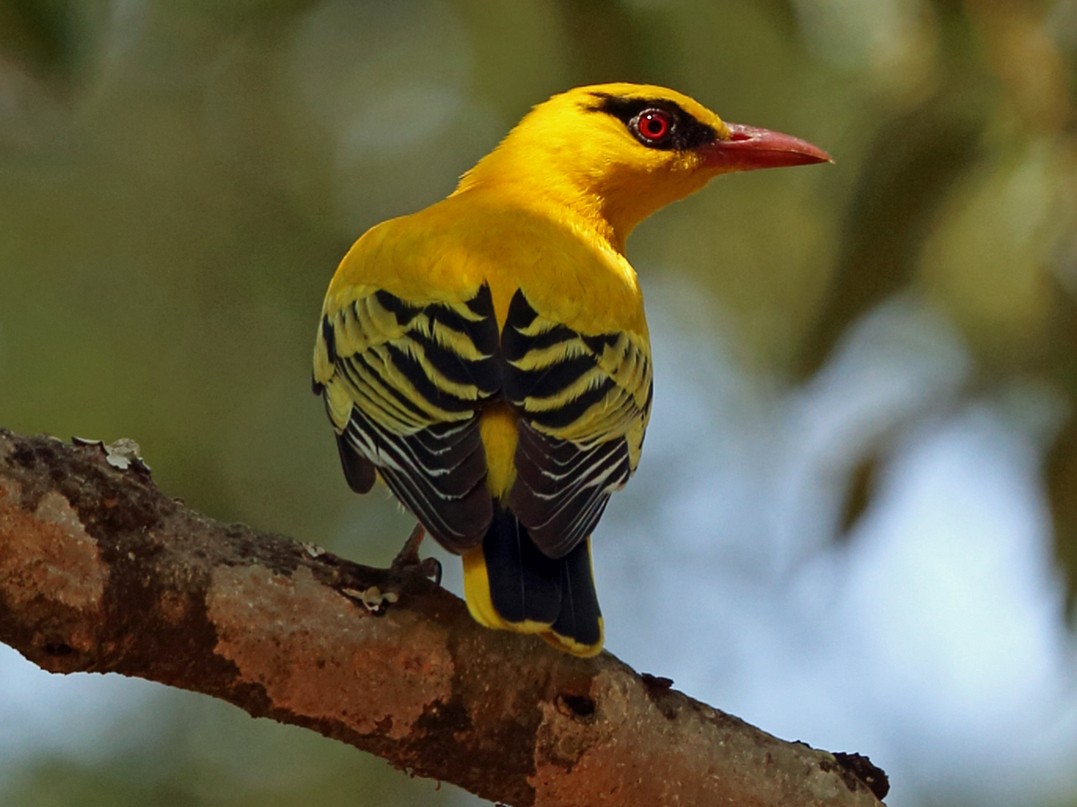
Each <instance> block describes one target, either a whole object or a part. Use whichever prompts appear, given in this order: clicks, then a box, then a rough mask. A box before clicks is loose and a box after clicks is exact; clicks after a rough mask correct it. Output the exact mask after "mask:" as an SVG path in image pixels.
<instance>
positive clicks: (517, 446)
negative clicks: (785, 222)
mask: <svg viewBox="0 0 1077 807" xmlns="http://www.w3.org/2000/svg"><path fill="white" fill-rule="evenodd" d="M830 161H831V158H830V156H829V155H828V154H827V153H826V152H825V151H823V150H822V149H820V148H818V147H816V146H814V145H812V144H810V143H808V142H806V141H804V140H801V139H799V138H796V137H792V136H790V135H786V134H782V133H779V132H774V131H770V130H767V129H762V128H757V127H752V126H746V125H739V124H734V123H728V122H725V121H723V120H722V119H720V118H719V117H718V116H717V115H716V114H715V113H713V112H711V111H710V110H709V109H707V108H705V107H704V106H702V105H701V104H700V103H698V102H697V101H695V100H693V99H692V98H690V97H688V96H686V95H683V94H681V93H679V92H676V91H674V90H671V89H668V88H665V87H660V86H656V85H649V84H629V83H609V84H594V85H588V86H583V87H577V88H575V89H570V90H568V91H566V92H562V93H560V94H557V95H554V96H553V97H552V98H550V99H549V100H547V101H544V102H542V103H540V104H538V105H536V106H534V107H533V108H532V109H531V110H530V111H529V112H528V113H527V114H526V115H525V116H524V117H523V118H522V119H521V120H520V122H519V123H518V124H517V125H516V126H515V127H513V128H512V129H511V130H510V131H509V133H508V134H507V135H506V136H505V137H504V138H503V139H502V140H501V142H500V143H499V144H498V145H497V146H496V147H495V148H494V149H493V151H491V152H490V153H489V154H487V155H486V156H485V157H483V158H482V159H480V160H479V161H478V163H477V164H475V166H474V167H473V168H471V169H470V170H468V171H466V172H465V173H464V174H463V175H462V177H461V178H460V180H459V183H458V184H457V186H456V188H455V190H454V191H453V192H452V193H451V194H450V195H449V196H448V197H446V198H445V199H443V200H441V201H438V202H435V203H434V204H431V205H430V206H429V207H426V208H424V209H422V210H420V211H418V212H415V213H412V214H410V215H405V216H401V217H397V218H392V219H389V220H387V221H384V222H382V223H380V224H377V225H375V226H374V227H372V228H371V229H369V230H368V231H366V232H365V233H364V234H363V235H362V236H361V237H360V238H359V239H358V240H357V241H356V242H355V243H354V244H353V246H352V247H351V248H350V249H349V250H348V252H347V254H346V255H345V256H344V258H343V259H342V260H341V262H340V264H339V266H338V267H337V270H336V273H335V274H334V275H333V278H332V281H331V282H330V285H329V288H328V290H327V292H326V296H325V301H324V304H323V306H322V311H321V318H320V320H319V322H318V326H317V330H316V338H315V346H314V369H313V388H314V392H315V393H316V394H317V395H320V396H321V397H322V398H323V399H324V405H325V409H326V412H327V414H328V417H329V420H330V422H331V424H332V428H333V431H334V433H335V436H336V443H337V447H338V450H339V454H340V460H341V464H342V466H343V470H344V475H345V478H346V480H347V482H348V484H349V485H350V487H351V488H352V489H353V490H354V491H356V492H358V493H366V492H368V491H370V490H371V489H372V487H373V486H374V484H375V482H376V481H377V480H379V479H380V480H381V481H382V482H383V483H384V484H385V485H386V486H388V489H389V490H390V491H391V492H392V494H394V495H395V497H396V498H397V499H398V500H399V502H400V503H401V504H402V505H403V506H404V507H405V508H406V509H407V510H408V511H410V512H411V514H412V515H413V516H414V517H415V518H416V519H417V520H418V525H417V529H419V530H420V533H419V534H420V536H421V531H423V530H425V532H426V533H427V534H429V535H431V536H432V537H433V538H434V539H435V540H437V541H438V542H439V543H440V544H441V545H442V546H443V547H444V548H445V549H446V550H448V551H449V552H450V553H453V554H456V555H459V556H460V557H461V559H462V563H463V577H464V595H465V600H466V602H467V606H468V609H469V611H470V613H471V615H472V616H473V617H474V619H475V620H476V621H478V622H479V623H480V624H482V625H484V626H486V627H489V628H498V629H507V630H512V631H517V632H521V633H528V634H538V635H539V636H540V637H541V638H543V639H545V640H546V641H547V642H549V643H550V644H552V645H554V646H555V647H557V648H559V649H561V650H563V651H566V652H568V653H571V654H573V655H576V656H584V657H586V656H592V655H595V654H597V653H599V652H600V651H601V649H602V646H603V634H604V622H603V617H602V614H601V609H600V607H599V603H598V597H597V594H596V590H595V584H594V576H593V571H592V552H591V543H592V542H591V535H592V532H593V530H594V528H595V526H596V524H597V523H598V521H599V519H600V517H601V516H602V513H603V511H604V510H605V508H606V504H607V502H608V500H609V498H610V496H611V494H612V493H614V492H615V491H617V490H619V489H621V488H622V487H623V486H624V485H625V483H626V482H627V481H628V479H629V477H631V476H632V474H633V473H634V472H635V470H636V467H637V465H638V463H639V461H640V454H641V449H642V446H643V438H644V432H645V431H646V429H647V423H648V419H649V417H650V411H651V400H652V390H653V384H652V363H651V349H650V341H649V334H648V329H647V322H646V318H645V314H644V308H643V297H642V294H641V291H640V285H639V281H638V278H637V275H636V271H635V270H634V268H633V267H632V265H631V264H630V263H629V262H628V260H627V258H626V257H625V241H626V239H627V238H628V235H629V233H630V232H631V231H632V229H633V228H634V227H635V226H636V225H637V224H638V223H639V222H640V221H642V220H643V219H645V218H646V217H648V216H649V215H651V214H652V213H654V212H656V211H657V210H659V209H660V208H662V207H664V206H665V205H667V204H669V203H671V202H674V201H676V200H678V199H681V198H683V197H685V196H687V195H689V194H691V193H693V192H694V191H696V190H699V189H700V188H702V187H703V186H704V185H705V184H706V183H707V182H708V181H710V180H711V179H712V178H714V177H716V176H719V175H721V174H726V173H731V172H735V171H750V170H754V169H761V168H772V167H782V166H795V165H805V164H810V163H822V162H830Z"/></svg>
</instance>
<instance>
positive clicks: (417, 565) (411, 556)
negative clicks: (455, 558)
mask: <svg viewBox="0 0 1077 807" xmlns="http://www.w3.org/2000/svg"><path fill="white" fill-rule="evenodd" d="M425 535H426V531H425V530H424V529H423V525H422V524H416V525H415V529H413V530H412V531H411V535H409V536H408V540H406V541H405V542H404V545H403V546H402V547H400V551H399V552H397V553H396V557H395V558H393V562H392V564H391V565H390V566H389V569H390V570H391V571H392V572H393V573H394V574H396V575H408V574H419V575H421V576H422V577H425V578H428V579H431V580H433V581H434V584H435V585H438V586H440V585H441V562H440V561H439V560H438V559H437V558H420V557H419V546H420V545H421V544H422V542H423V538H424V536H425Z"/></svg>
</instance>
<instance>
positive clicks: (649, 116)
mask: <svg viewBox="0 0 1077 807" xmlns="http://www.w3.org/2000/svg"><path fill="white" fill-rule="evenodd" d="M628 128H629V129H630V130H631V131H632V134H634V135H635V136H636V137H637V138H638V139H639V141H640V142H641V143H643V145H645V146H653V145H656V144H658V143H661V142H663V141H664V140H665V139H666V138H667V137H669V133H670V130H672V129H673V120H672V118H671V117H670V114H669V113H668V112H666V111H665V110H664V109H645V110H643V111H642V112H640V113H639V114H638V115H636V117H634V118H633V119H632V120H631V121H630V122H629V124H628Z"/></svg>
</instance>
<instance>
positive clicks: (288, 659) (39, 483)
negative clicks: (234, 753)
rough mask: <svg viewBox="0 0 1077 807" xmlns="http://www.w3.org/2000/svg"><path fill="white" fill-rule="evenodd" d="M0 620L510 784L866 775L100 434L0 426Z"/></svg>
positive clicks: (16, 639) (553, 791) (0, 625)
mask: <svg viewBox="0 0 1077 807" xmlns="http://www.w3.org/2000/svg"><path fill="white" fill-rule="evenodd" d="M124 465H126V466H127V467H126V468H124V467H120V466H124ZM386 594H389V595H390V596H389V597H388V599H387V598H386V597H385V595H386ZM388 600H395V601H394V602H389V601H388ZM0 640H2V641H4V642H6V643H7V644H10V645H11V646H12V647H14V648H16V649H17V650H18V651H20V652H21V653H22V654H23V655H24V656H25V657H26V658H28V659H29V660H30V661H32V662H34V663H35V664H38V665H39V666H41V667H42V668H44V669H46V670H49V671H51V672H56V673H69V672H75V671H92V672H102V673H103V672H116V673H121V674H123V675H131V676H138V677H141V678H147V679H150V680H153V681H160V682H162V683H165V684H170V685H172V686H176V687H181V688H183V689H189V690H192V691H195V692H202V693H205V694H207V695H210V696H213V697H217V698H221V699H223V700H226V701H228V702H229V703H233V704H235V705H237V706H239V707H241V708H242V709H245V710H246V711H247V712H249V713H250V714H252V715H255V716H264V717H271V718H274V719H276V720H280V721H283V722H287V723H294V724H298V725H302V726H306V727H307V728H309V729H311V730H313V731H317V732H319V733H321V734H324V735H326V736H328V737H333V738H335V739H338V740H341V741H343V742H347V743H350V744H352V745H354V746H356V747H358V748H361V749H363V750H365V751H369V752H371V753H374V754H378V755H379V756H382V757H384V758H385V759H387V760H389V761H390V762H391V763H392V764H393V765H395V766H397V767H398V768H401V769H405V770H407V771H410V772H412V773H415V774H419V775H422V776H429V777H435V778H438V779H442V780H445V781H450V782H454V783H456V784H458V785H460V786H461V787H464V788H466V789H468V790H470V791H472V792H474V793H477V794H479V795H480V796H484V797H486V798H488V799H493V800H497V801H501V802H505V803H508V804H512V805H595V804H611V805H613V804H616V805H626V806H630V805H647V807H653V805H656V804H661V805H675V804H681V805H695V804H700V805H702V804H707V805H711V804H736V805H741V806H742V807H755V806H758V807H764V806H766V805H774V807H779V805H780V807H808V806H809V805H832V806H837V807H842V806H844V805H850V807H851V806H852V805H878V804H879V803H880V802H879V801H878V800H877V798H876V796H875V795H874V794H873V792H872V791H873V790H874V791H875V792H877V793H878V794H879V797H880V798H881V797H882V796H884V795H885V775H884V774H882V772H881V771H879V770H878V769H876V768H874V767H873V766H871V764H870V763H869V762H868V761H867V760H866V759H865V758H863V757H859V756H857V755H843V754H838V755H832V754H829V753H827V752H824V751H817V750H814V749H812V748H810V747H808V746H806V745H804V744H802V743H789V742H784V741H781V740H779V739H777V738H775V737H772V736H770V735H769V734H766V733H765V732H763V731H760V730H759V729H756V728H754V727H752V726H750V725H748V724H746V723H744V722H743V721H741V720H739V719H737V718H735V717H732V716H730V715H727V714H723V713H722V712H720V711H718V710H716V709H713V708H711V707H709V706H706V705H705V704H702V703H699V702H698V701H695V700H692V699H691V698H689V697H687V696H685V695H683V694H681V693H680V692H677V691H676V690H674V689H672V688H670V686H669V682H668V681H665V680H664V679H660V678H655V677H653V676H646V675H644V676H640V675H638V674H636V673H635V672H633V671H632V670H631V669H629V668H628V667H627V666H626V665H625V664H623V663H621V662H620V661H618V660H617V659H616V658H615V657H613V656H612V655H609V654H608V653H603V654H602V655H600V656H599V657H597V658H594V659H577V658H573V657H570V656H567V655H564V654H562V653H559V652H558V651H556V650H554V649H552V648H549V647H547V646H546V645H545V644H544V643H542V642H541V641H538V640H535V639H534V638H531V637H527V636H519V635H514V634H509V633H504V632H499V631H490V630H485V629H483V628H481V627H479V626H478V625H476V624H475V623H474V622H472V620H471V619H470V617H469V616H468V613H467V610H466V608H465V607H464V606H463V604H462V603H461V602H460V601H459V600H458V599H457V598H455V597H454V596H452V595H451V594H449V593H448V592H446V591H444V590H443V589H441V588H439V587H438V586H437V585H435V584H434V583H432V582H431V581H429V580H427V579H426V578H425V577H423V576H422V575H421V574H418V573H416V572H415V571H414V569H412V570H384V569H373V568H368V567H365V566H360V565H357V564H354V563H351V562H349V561H346V560H343V559H341V558H338V557H336V556H334V555H332V554H329V553H325V552H321V551H320V550H317V549H316V548H314V547H311V546H309V545H302V544H299V543H296V542H294V541H292V540H289V539H288V538H285V537H283V536H280V535H273V534H268V533H259V532H256V531H254V530H252V529H250V528H248V527H245V526H243V525H239V524H222V523H219V522H216V521H214V520H212V519H210V518H207V517H205V516H203V515H200V514H198V513H196V512H194V511H192V510H190V509H189V508H187V507H185V506H184V505H183V504H182V503H181V502H179V501H176V500H174V499H171V498H169V497H167V496H165V495H162V494H161V493H160V492H159V491H158V490H157V488H156V486H155V485H154V484H153V482H152V480H151V478H150V475H149V472H148V471H147V470H146V469H145V467H144V466H143V465H142V464H141V463H140V462H139V461H138V460H137V459H132V458H131V456H130V453H129V452H125V451H124V450H122V448H117V447H104V446H101V445H99V444H96V445H90V444H86V445H72V444H68V443H63V442H61V441H59V440H56V439H54V438H50V437H32V438H27V437H20V436H17V435H14V434H12V433H10V432H7V431H3V430H0Z"/></svg>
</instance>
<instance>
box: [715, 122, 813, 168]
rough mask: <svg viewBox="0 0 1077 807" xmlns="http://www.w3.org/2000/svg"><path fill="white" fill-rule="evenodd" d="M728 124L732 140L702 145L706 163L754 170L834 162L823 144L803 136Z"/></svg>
mask: <svg viewBox="0 0 1077 807" xmlns="http://www.w3.org/2000/svg"><path fill="white" fill-rule="evenodd" d="M726 126H728V127H729V132H730V138H729V139H728V140H718V141H715V142H714V143H710V144H708V145H706V146H703V147H702V148H700V149H699V151H700V153H701V154H702V155H703V165H705V166H708V167H714V168H725V169H726V170H727V171H754V170H755V169H757V168H781V167H783V166H787V165H810V164H811V163H832V162H834V160H832V159H831V157H830V155H829V154H827V153H826V152H825V151H823V150H822V149H821V148H819V147H818V146H813V145H812V144H811V143H809V142H808V141H807V140H801V139H800V138H799V137H793V136H792V135H787V134H782V133H781V132H772V131H770V130H769V129H760V128H758V127H756V126H744V125H742V124H739V123H727V124H726Z"/></svg>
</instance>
